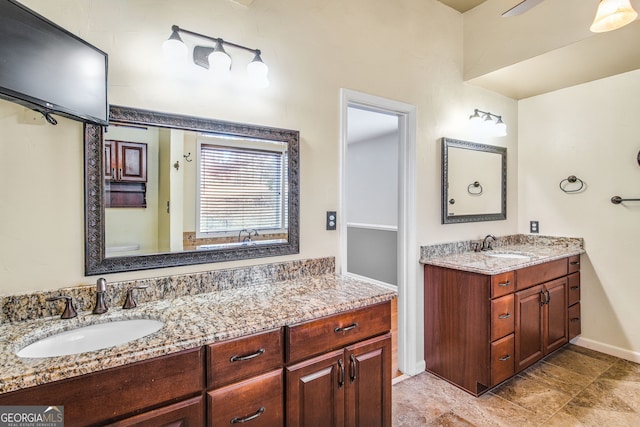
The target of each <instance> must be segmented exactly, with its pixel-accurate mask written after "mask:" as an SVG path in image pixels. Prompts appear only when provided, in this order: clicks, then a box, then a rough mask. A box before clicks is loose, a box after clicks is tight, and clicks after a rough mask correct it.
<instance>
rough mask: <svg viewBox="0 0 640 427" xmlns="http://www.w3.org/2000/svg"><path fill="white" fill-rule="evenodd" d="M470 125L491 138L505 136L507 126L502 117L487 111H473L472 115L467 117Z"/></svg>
mask: <svg viewBox="0 0 640 427" xmlns="http://www.w3.org/2000/svg"><path fill="white" fill-rule="evenodd" d="M469 121H470V122H471V125H472V126H473V127H474V128H476V129H479V130H482V131H483V132H486V133H487V134H489V135H491V136H507V125H506V124H505V122H503V121H502V116H498V115H497V114H493V113H490V112H488V111H482V110H478V109H477V108H476V109H475V110H473V114H472V115H470V116H469Z"/></svg>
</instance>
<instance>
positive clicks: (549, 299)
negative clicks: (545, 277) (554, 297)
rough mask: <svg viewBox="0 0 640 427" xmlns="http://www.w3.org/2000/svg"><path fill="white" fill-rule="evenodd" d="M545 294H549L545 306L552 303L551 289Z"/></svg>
mask: <svg viewBox="0 0 640 427" xmlns="http://www.w3.org/2000/svg"><path fill="white" fill-rule="evenodd" d="M545 292H546V293H547V302H546V303H545V304H549V303H550V302H551V292H549V289H547V290H545Z"/></svg>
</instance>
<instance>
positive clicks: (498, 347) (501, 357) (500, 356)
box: [491, 334, 515, 386]
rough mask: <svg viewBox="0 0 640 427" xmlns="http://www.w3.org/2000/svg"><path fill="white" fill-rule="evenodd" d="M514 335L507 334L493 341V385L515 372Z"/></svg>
mask: <svg viewBox="0 0 640 427" xmlns="http://www.w3.org/2000/svg"><path fill="white" fill-rule="evenodd" d="M514 349H515V340H514V335H513V334H511V335H507V336H506V337H504V338H501V339H499V340H498V341H495V342H492V343H491V386H494V385H496V384H499V383H501V382H502V381H504V380H506V379H507V378H509V377H511V376H512V375H513V374H514V373H515V363H514V362H515V357H514V354H513V352H514Z"/></svg>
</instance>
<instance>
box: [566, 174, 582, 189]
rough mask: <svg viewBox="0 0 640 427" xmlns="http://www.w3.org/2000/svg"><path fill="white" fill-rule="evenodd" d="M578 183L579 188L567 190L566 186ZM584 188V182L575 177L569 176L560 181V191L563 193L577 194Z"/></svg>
mask: <svg viewBox="0 0 640 427" xmlns="http://www.w3.org/2000/svg"><path fill="white" fill-rule="evenodd" d="M576 182H577V183H580V187H578V188H576V189H573V190H567V189H566V186H567V185H569V184H575V183H576ZM583 188H584V181H583V180H581V179H580V178H578V177H577V176H575V175H570V176H568V177H567V178H565V179H563V180H562V181H560V189H561V190H562V191H564V192H565V193H578V192H579V191H582V189H583Z"/></svg>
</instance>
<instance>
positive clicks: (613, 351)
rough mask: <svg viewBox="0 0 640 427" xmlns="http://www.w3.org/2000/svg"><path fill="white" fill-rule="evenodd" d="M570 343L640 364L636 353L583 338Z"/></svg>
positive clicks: (639, 355)
mask: <svg viewBox="0 0 640 427" xmlns="http://www.w3.org/2000/svg"><path fill="white" fill-rule="evenodd" d="M571 343H572V344H575V345H577V346H580V347H585V348H589V349H591V350H595V351H599V352H600V353H605V354H608V355H611V356H616V357H619V358H621V359H625V360H629V361H631V362H635V363H640V352H637V351H631V350H627V349H624V348H620V347H616V346H613V345H609V344H604V343H601V342H599V341H594V340H590V339H588V338H583V337H577V338H574V339H572V340H571Z"/></svg>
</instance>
